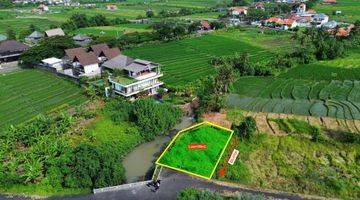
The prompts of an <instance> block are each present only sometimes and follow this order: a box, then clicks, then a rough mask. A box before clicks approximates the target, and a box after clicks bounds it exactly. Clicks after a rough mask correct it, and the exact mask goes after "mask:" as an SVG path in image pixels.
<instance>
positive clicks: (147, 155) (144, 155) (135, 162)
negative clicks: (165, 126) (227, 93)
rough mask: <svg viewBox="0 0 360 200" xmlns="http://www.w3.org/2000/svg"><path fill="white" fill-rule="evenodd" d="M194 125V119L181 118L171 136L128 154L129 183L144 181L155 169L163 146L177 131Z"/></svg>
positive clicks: (126, 166)
mask: <svg viewBox="0 0 360 200" xmlns="http://www.w3.org/2000/svg"><path fill="white" fill-rule="evenodd" d="M192 123H193V118H192V117H183V118H181V122H180V123H179V124H178V125H177V126H175V127H174V130H172V131H171V133H170V135H169V136H158V137H156V138H155V140H154V141H151V142H147V143H144V144H141V145H139V146H137V147H136V148H135V149H134V150H133V151H132V152H131V153H130V154H128V155H127V156H126V157H125V159H124V161H123V165H124V167H125V170H126V173H125V176H126V180H127V182H128V183H132V182H136V181H138V180H140V179H143V177H144V176H145V175H146V174H147V173H148V172H149V171H150V170H151V168H152V167H153V165H154V162H155V160H156V159H157V157H158V156H159V155H160V153H161V152H160V151H161V150H162V148H163V146H164V145H165V144H166V143H167V142H168V141H170V140H171V138H172V137H173V135H174V134H175V133H176V132H177V131H179V130H181V129H184V128H186V127H189V126H190V125H191V124H192Z"/></svg>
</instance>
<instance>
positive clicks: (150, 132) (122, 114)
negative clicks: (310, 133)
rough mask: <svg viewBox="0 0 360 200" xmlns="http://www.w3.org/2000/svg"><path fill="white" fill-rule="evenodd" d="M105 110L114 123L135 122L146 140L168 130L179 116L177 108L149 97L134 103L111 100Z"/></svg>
mask: <svg viewBox="0 0 360 200" xmlns="http://www.w3.org/2000/svg"><path fill="white" fill-rule="evenodd" d="M105 111H106V113H107V114H109V115H110V118H111V120H112V121H114V122H115V123H120V122H123V121H128V122H133V123H135V124H136V125H137V126H138V127H139V130H141V135H142V136H143V138H144V139H145V140H147V141H149V140H152V139H154V137H155V136H157V135H160V134H164V133H165V132H166V131H169V130H170V129H171V128H172V127H173V126H174V125H175V124H176V123H177V121H178V119H179V118H180V116H181V111H180V109H179V108H175V107H173V106H171V105H170V104H167V103H159V102H156V101H155V100H154V99H150V98H145V99H140V100H137V101H135V102H134V103H130V102H128V101H126V100H122V99H116V100H112V101H110V102H109V103H108V104H107V106H106V107H105Z"/></svg>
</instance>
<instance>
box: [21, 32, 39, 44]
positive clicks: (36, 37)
mask: <svg viewBox="0 0 360 200" xmlns="http://www.w3.org/2000/svg"><path fill="white" fill-rule="evenodd" d="M43 37H44V34H42V33H40V32H39V31H34V32H32V33H31V34H30V35H29V36H27V37H26V38H25V41H26V42H29V43H36V42H38V41H39V40H41V39H42V38H43Z"/></svg>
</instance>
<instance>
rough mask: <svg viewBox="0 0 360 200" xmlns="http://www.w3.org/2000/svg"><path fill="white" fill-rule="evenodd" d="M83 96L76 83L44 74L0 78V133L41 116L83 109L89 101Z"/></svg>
mask: <svg viewBox="0 0 360 200" xmlns="http://www.w3.org/2000/svg"><path fill="white" fill-rule="evenodd" d="M82 92H83V90H82V89H81V88H80V87H79V86H77V85H75V84H74V83H73V82H70V81H68V80H66V79H63V78H59V77H57V76H55V75H54V74H51V73H48V72H45V71H41V70H21V71H18V72H15V73H10V74H3V75H0V129H2V128H4V126H5V125H11V124H14V125H15V124H19V123H22V122H25V121H28V120H30V119H32V118H33V117H35V116H36V115H38V114H40V113H46V112H49V111H51V110H54V109H57V108H61V107H68V106H75V105H80V104H82V103H84V102H85V101H87V98H86V97H85V96H84V95H83V94H82Z"/></svg>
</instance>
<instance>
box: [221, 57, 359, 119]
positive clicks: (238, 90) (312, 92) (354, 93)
mask: <svg viewBox="0 0 360 200" xmlns="http://www.w3.org/2000/svg"><path fill="white" fill-rule="evenodd" d="M349 59H351V58H344V59H339V60H334V62H338V63H340V61H341V60H342V61H343V62H342V63H341V64H339V65H338V66H339V67H332V66H331V64H330V62H331V61H325V62H317V63H314V64H310V65H303V66H298V67H295V68H293V69H291V70H289V71H288V72H287V73H284V74H281V75H280V76H279V77H276V78H264V77H243V78H240V79H239V80H238V81H237V82H236V83H235V84H234V87H233V88H234V89H233V93H234V94H232V95H230V96H229V97H228V104H229V106H231V107H239V108H242V109H244V110H251V111H258V112H275V113H288V114H299V115H311V116H320V117H324V116H328V117H335V118H342V119H360V68H359V67H357V66H358V63H357V64H356V65H357V66H352V67H341V66H342V65H346V63H348V60H349ZM327 62H329V65H325V64H326V63H327Z"/></svg>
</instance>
